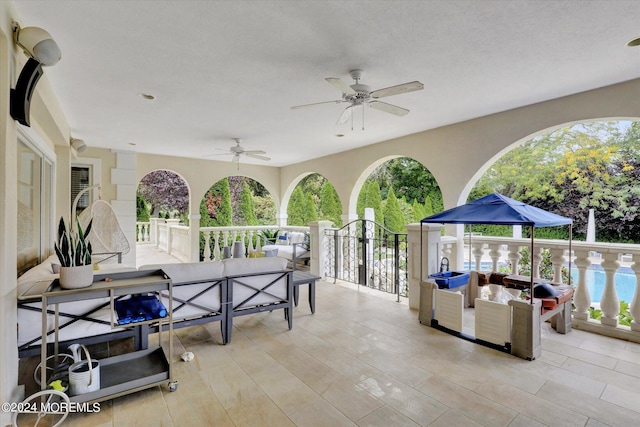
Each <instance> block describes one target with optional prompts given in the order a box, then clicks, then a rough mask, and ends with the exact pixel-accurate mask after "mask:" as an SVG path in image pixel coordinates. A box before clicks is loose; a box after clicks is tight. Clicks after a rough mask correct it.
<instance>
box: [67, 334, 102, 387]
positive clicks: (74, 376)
mask: <svg viewBox="0 0 640 427" xmlns="http://www.w3.org/2000/svg"><path fill="white" fill-rule="evenodd" d="M81 347H82V349H83V350H84V354H85V355H86V356H87V360H80V361H78V362H75V363H73V364H72V365H71V366H69V386H70V388H71V390H70V391H71V395H72V396H74V395H76V394H84V393H89V392H92V391H97V390H99V389H100V362H99V361H97V360H91V356H90V355H89V350H87V347H85V346H81ZM89 367H91V369H89Z"/></svg>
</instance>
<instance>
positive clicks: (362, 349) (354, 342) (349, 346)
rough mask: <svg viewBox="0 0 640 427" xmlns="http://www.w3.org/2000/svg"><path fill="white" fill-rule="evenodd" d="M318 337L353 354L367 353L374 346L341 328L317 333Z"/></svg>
mask: <svg viewBox="0 0 640 427" xmlns="http://www.w3.org/2000/svg"><path fill="white" fill-rule="evenodd" d="M319 338H321V339H323V340H324V341H326V342H327V343H329V344H330V345H332V346H333V347H336V348H339V349H340V350H342V351H345V352H347V353H351V354H353V355H354V356H358V355H361V354H367V353H368V352H370V351H371V350H372V349H374V348H375V346H374V345H372V344H369V343H368V342H365V341H364V340H362V339H360V337H356V336H353V335H350V334H347V333H346V332H343V331H341V330H335V329H334V330H333V331H332V332H330V333H327V334H322V335H319Z"/></svg>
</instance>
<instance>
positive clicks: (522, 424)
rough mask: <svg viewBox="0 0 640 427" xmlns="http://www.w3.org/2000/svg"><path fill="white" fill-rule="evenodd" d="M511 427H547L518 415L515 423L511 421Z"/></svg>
mask: <svg viewBox="0 0 640 427" xmlns="http://www.w3.org/2000/svg"><path fill="white" fill-rule="evenodd" d="M509 427H545V425H544V424H541V423H539V422H537V421H535V420H532V419H531V418H529V417H527V416H525V415H522V414H518V416H517V417H516V418H515V419H514V420H513V421H511V424H509Z"/></svg>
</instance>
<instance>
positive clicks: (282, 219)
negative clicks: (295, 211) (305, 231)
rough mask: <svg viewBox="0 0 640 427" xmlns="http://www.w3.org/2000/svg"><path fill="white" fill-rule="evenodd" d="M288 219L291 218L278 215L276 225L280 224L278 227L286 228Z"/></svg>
mask: <svg viewBox="0 0 640 427" xmlns="http://www.w3.org/2000/svg"><path fill="white" fill-rule="evenodd" d="M288 218H289V216H288V215H287V214H286V213H281V214H277V215H276V224H278V227H286V226H287V219H288Z"/></svg>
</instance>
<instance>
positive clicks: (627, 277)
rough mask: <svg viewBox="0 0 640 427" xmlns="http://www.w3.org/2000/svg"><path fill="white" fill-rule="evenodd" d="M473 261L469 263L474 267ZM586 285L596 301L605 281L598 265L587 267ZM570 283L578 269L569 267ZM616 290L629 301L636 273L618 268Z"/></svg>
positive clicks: (484, 266)
mask: <svg viewBox="0 0 640 427" xmlns="http://www.w3.org/2000/svg"><path fill="white" fill-rule="evenodd" d="M474 264H475V263H471V266H472V267H474ZM464 267H465V269H468V268H469V267H468V263H467V262H465V266H464ZM480 267H481V268H482V270H483V271H484V270H491V263H490V262H487V263H485V262H483V263H482V264H481V265H480ZM586 278H587V287H588V288H589V295H590V296H591V302H595V303H598V302H600V298H601V297H602V293H603V292H604V284H605V282H606V273H605V271H604V270H603V269H602V267H600V266H599V265H596V264H594V265H592V266H591V267H589V268H588V269H587V277H586ZM571 283H572V284H574V285H575V284H576V283H578V269H577V268H575V267H574V268H572V269H571ZM615 284H616V291H617V293H618V299H619V300H620V301H626V302H628V303H631V300H632V299H633V294H634V292H635V289H636V275H635V274H634V272H633V270H631V269H630V268H626V267H621V268H619V269H618V271H617V272H616V275H615Z"/></svg>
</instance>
